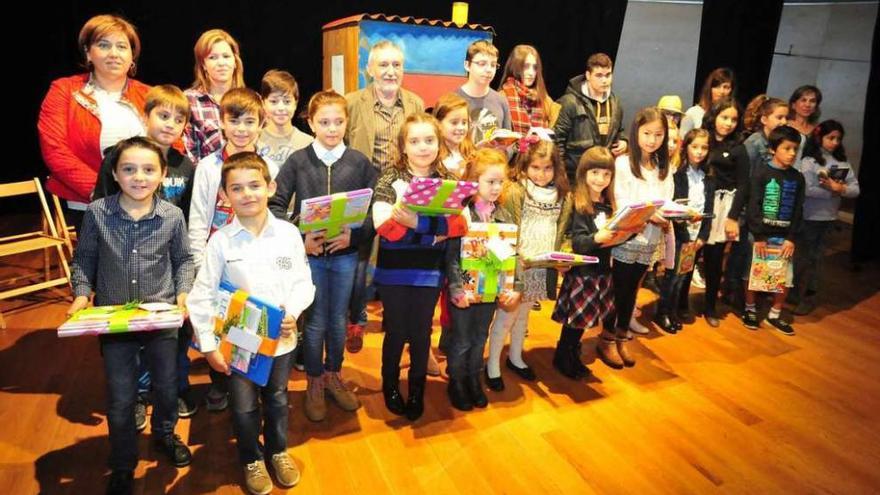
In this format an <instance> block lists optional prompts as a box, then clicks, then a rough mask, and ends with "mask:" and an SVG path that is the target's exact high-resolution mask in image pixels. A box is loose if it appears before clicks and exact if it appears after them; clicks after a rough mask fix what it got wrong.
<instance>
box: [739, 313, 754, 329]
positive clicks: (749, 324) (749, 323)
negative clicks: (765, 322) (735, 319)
mask: <svg viewBox="0 0 880 495" xmlns="http://www.w3.org/2000/svg"><path fill="white" fill-rule="evenodd" d="M742 319H743V325H745V326H746V328H748V329H749V330H757V329H758V313H757V312H756V311H752V310H748V309H747V310H745V311H744V312H743V316H742Z"/></svg>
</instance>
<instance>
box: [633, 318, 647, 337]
mask: <svg viewBox="0 0 880 495" xmlns="http://www.w3.org/2000/svg"><path fill="white" fill-rule="evenodd" d="M629 329H630V330H632V332H633V333H637V334H639V335H648V332H650V329H649V328H648V327H646V326H645V325H642V324H641V323H639V321H638V320H636V319H635V317H633V318H631V319H630V320H629Z"/></svg>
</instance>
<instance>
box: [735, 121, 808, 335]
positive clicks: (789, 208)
mask: <svg viewBox="0 0 880 495" xmlns="http://www.w3.org/2000/svg"><path fill="white" fill-rule="evenodd" d="M768 141H769V146H768V149H769V151H770V153H771V154H772V159H771V160H770V161H769V162H768V163H767V165H766V166H764V167H758V168H757V170H755V173H754V174H753V175H752V178H751V184H750V194H749V202H748V206H747V209H746V216H747V219H748V222H749V232H750V233H751V235H752V236H754V238H755V244H754V246H755V247H754V252H755V255H756V256H757V257H759V258H765V257H766V256H767V249H768V244H779V243H780V242H781V244H782V246H781V256H782V258H783V259H786V260H788V275H787V277H786V282H785V286H784V287H783V290H782V292H779V293H776V294H774V295H773V307H772V308H771V309H770V313H769V314H768V315H767V323H770V324H771V325H773V327H774V328H776V329H777V330H779V331H780V332H782V333H783V334H785V335H794V328H792V326H791V324H790V323H788V322H786V321H783V320H782V318H780V312H781V311H782V304H783V302H784V301H785V296H786V294H787V293H788V289H789V288H790V287H791V284H792V278H793V275H792V266H791V258H792V255H793V254H794V249H795V245H794V239H795V234H796V233H797V231H798V229H799V228H800V224H801V217H802V216H803V205H804V191H805V182H804V176H803V175H801V173H800V172H798V171H797V170H795V169H794V168H792V165H794V162H795V160H796V158H797V150H798V146H799V145H800V134H799V133H798V131H796V130H794V129H793V128H791V127H789V126H779V127H777V128H776V129H774V130H773V132H771V133H770V136H769V138H768ZM749 272H751V270H749ZM747 273H748V272H747ZM743 324H744V325H745V326H746V328H748V329H750V330H755V329H757V328H758V314H757V311H756V306H755V291H752V290H749V291H747V292H746V307H745V312H744V313H743Z"/></svg>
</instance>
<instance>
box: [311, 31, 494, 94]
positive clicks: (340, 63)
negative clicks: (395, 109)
mask: <svg viewBox="0 0 880 495" xmlns="http://www.w3.org/2000/svg"><path fill="white" fill-rule="evenodd" d="M322 31H323V39H324V63H323V71H324V79H323V83H324V87H325V88H333V89H334V90H336V92H337V93H339V94H345V93H349V92H351V91H355V90H358V89H362V88H365V87H366V86H367V85H368V84H369V83H370V80H369V76H368V75H367V58H368V57H369V54H370V47H371V46H373V44H375V43H376V42H378V41H381V40H385V39H387V40H391V41H393V42H394V43H396V44H397V45H398V46H400V47H401V49H403V54H404V60H405V61H404V71H405V74H406V76H405V77H404V78H403V87H405V88H406V89H408V90H410V91H412V92H413V93H415V94H417V95H419V96H420V97H421V98H422V100H424V101H425V105H427V106H431V105H433V103H434V102H435V101H437V98H438V97H439V96H440V95H442V94H444V93H449V92H452V91H455V90H456V89H458V87H459V86H461V85H463V84H464V83H465V82H467V74H466V73H465V71H464V59H465V53H466V52H467V47H468V45H470V44H471V43H473V42H474V41H477V40H488V41H490V42H491V41H492V40H493V38H494V36H495V30H494V29H493V28H492V27H491V26H484V25H482V24H464V23H461V24H460V25H458V24H455V23H454V22H453V21H441V20H436V19H433V20H432V19H423V18H416V17H410V16H398V15H386V14H357V15H353V16H349V17H344V18H342V19H338V20H335V21H333V22H330V23H328V24H325V25H324V27H323V28H322Z"/></svg>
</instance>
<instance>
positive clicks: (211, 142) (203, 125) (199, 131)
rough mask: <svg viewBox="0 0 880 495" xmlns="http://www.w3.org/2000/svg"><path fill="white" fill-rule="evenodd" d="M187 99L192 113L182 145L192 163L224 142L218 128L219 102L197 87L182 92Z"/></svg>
mask: <svg viewBox="0 0 880 495" xmlns="http://www.w3.org/2000/svg"><path fill="white" fill-rule="evenodd" d="M184 94H185V95H186V99H187V100H189V109H190V112H191V114H192V115H190V118H189V124H187V125H186V129H185V130H184V131H183V146H184V148H186V156H188V157H189V159H190V160H192V162H193V163H196V164H198V163H199V160H201V159H202V158H204V157H206V156H208V155H210V154H211V153H213V152H215V151H217V150H219V149H220V148H222V147H223V145H224V144H225V143H226V141H225V139H223V131H222V130H221V129H220V104H219V103H217V102H216V101H214V98H212V97H211V95H209V94H208V93H205V92H204V91H201V90H199V89H188V90H186V91H185V92H184Z"/></svg>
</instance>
